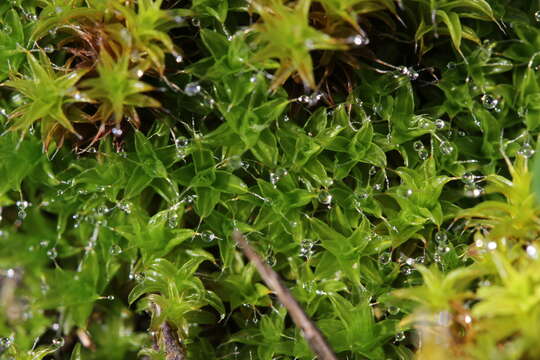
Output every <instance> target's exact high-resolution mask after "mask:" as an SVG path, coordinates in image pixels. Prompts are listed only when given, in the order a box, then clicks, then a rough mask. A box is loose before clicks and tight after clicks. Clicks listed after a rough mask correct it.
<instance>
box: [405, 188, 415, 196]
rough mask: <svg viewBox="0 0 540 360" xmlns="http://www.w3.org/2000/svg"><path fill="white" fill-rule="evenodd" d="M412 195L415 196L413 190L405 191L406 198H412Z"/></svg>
mask: <svg viewBox="0 0 540 360" xmlns="http://www.w3.org/2000/svg"><path fill="white" fill-rule="evenodd" d="M412 194H413V191H412V189H407V190H405V197H411V196H412Z"/></svg>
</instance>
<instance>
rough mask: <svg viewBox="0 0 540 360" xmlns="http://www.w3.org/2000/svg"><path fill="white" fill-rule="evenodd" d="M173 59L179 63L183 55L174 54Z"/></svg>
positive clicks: (182, 59)
mask: <svg viewBox="0 0 540 360" xmlns="http://www.w3.org/2000/svg"><path fill="white" fill-rule="evenodd" d="M174 61H176V62H177V63H178V64H179V63H181V62H182V61H184V57H183V56H182V55H180V54H176V56H175V57H174Z"/></svg>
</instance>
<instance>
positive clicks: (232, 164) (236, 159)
mask: <svg viewBox="0 0 540 360" xmlns="http://www.w3.org/2000/svg"><path fill="white" fill-rule="evenodd" d="M242 165H243V163H242V158H241V157H240V156H239V155H233V156H231V157H230V158H228V159H227V166H228V167H229V168H230V169H231V170H238V169H240V168H242Z"/></svg>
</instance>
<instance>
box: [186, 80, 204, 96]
mask: <svg viewBox="0 0 540 360" xmlns="http://www.w3.org/2000/svg"><path fill="white" fill-rule="evenodd" d="M201 89H202V88H201V85H199V84H198V83H196V82H190V83H188V84H187V85H186V87H185V88H184V92H185V93H186V95H187V96H195V95H197V94H199V93H200V92H201Z"/></svg>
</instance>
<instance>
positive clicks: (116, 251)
mask: <svg viewBox="0 0 540 360" xmlns="http://www.w3.org/2000/svg"><path fill="white" fill-rule="evenodd" d="M109 253H110V254H111V255H113V256H116V255H120V254H121V253H122V248H121V247H120V246H118V245H116V244H113V245H111V248H110V249H109Z"/></svg>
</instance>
